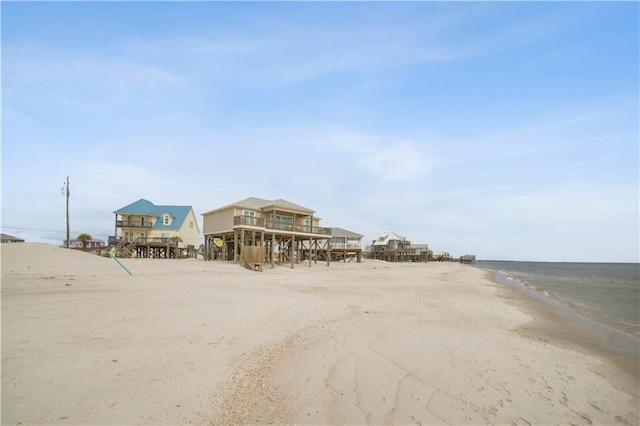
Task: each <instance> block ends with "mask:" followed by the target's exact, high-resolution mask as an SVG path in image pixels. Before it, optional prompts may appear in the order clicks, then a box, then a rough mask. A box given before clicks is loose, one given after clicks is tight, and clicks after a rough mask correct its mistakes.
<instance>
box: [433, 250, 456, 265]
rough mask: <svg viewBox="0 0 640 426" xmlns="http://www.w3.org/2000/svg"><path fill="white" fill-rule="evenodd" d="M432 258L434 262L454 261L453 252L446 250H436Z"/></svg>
mask: <svg viewBox="0 0 640 426" xmlns="http://www.w3.org/2000/svg"><path fill="white" fill-rule="evenodd" d="M432 260H433V261H434V262H452V261H453V258H452V257H451V254H449V253H448V252H446V251H434V252H433V254H432Z"/></svg>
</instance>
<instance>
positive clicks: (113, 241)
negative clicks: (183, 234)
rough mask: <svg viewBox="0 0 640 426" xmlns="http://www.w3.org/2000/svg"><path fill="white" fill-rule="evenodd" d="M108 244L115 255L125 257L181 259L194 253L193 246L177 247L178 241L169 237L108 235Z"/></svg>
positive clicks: (193, 255)
mask: <svg viewBox="0 0 640 426" xmlns="http://www.w3.org/2000/svg"><path fill="white" fill-rule="evenodd" d="M109 246H113V247H114V248H115V249H116V256H118V257H125V258H126V257H140V258H145V259H181V258H187V257H195V255H196V251H195V248H194V247H193V246H188V247H186V248H185V247H179V246H178V242H177V241H175V240H172V239H170V238H149V237H147V238H142V237H139V238H133V239H131V238H121V237H109Z"/></svg>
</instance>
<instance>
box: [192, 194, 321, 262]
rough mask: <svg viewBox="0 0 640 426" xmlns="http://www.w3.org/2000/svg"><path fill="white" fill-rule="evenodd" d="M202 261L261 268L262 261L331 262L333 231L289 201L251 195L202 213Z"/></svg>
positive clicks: (306, 210)
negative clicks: (224, 262) (220, 261)
mask: <svg viewBox="0 0 640 426" xmlns="http://www.w3.org/2000/svg"><path fill="white" fill-rule="evenodd" d="M202 216H203V233H204V245H205V252H204V258H205V260H233V261H234V262H236V263H240V264H241V265H243V266H246V265H249V266H252V267H258V268H260V269H261V268H262V265H263V264H264V263H265V262H268V263H270V264H271V267H272V268H273V267H274V265H275V263H276V262H277V263H285V264H289V265H291V267H292V268H293V267H294V265H295V264H296V263H300V262H303V261H308V262H309V266H311V262H312V261H314V262H315V263H317V261H318V260H322V261H326V262H327V265H329V264H330V262H331V246H330V242H331V230H330V229H329V228H323V227H321V226H320V218H318V217H316V216H315V211H314V210H311V209H309V208H307V207H303V206H300V205H298V204H295V203H292V202H290V201H287V200H282V199H278V200H265V199H262V198H255V197H250V198H246V199H244V200H240V201H237V202H235V203H231V204H228V205H226V206H223V207H220V208H217V209H214V210H211V211H208V212H206V213H203V215H202Z"/></svg>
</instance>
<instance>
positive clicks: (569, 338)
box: [479, 268, 640, 401]
mask: <svg viewBox="0 0 640 426" xmlns="http://www.w3.org/2000/svg"><path fill="white" fill-rule="evenodd" d="M479 269H482V270H484V271H485V272H486V273H487V277H488V279H491V280H492V281H494V282H495V283H496V285H498V286H499V288H498V296H499V297H502V298H504V299H505V300H507V301H508V302H509V303H510V304H512V305H513V306H516V307H517V308H518V309H520V310H521V311H522V312H523V313H526V314H527V315H530V316H531V318H532V321H530V322H528V323H526V324H523V325H521V326H520V327H518V328H517V329H516V331H517V332H518V333H519V334H520V335H522V336H524V337H527V338H530V339H534V340H539V341H541V342H545V343H546V342H551V343H552V344H554V345H556V346H559V347H563V348H567V349H570V350H574V351H579V352H584V353H587V354H590V355H593V356H596V357H598V358H599V359H601V360H602V362H603V365H602V366H600V367H598V369H597V371H599V372H600V374H602V375H603V376H605V377H609V378H612V380H611V384H612V385H613V386H614V387H616V388H617V389H618V390H621V391H623V392H625V393H628V394H630V395H631V396H633V397H634V399H636V401H638V398H639V394H640V364H639V360H640V354H639V353H638V352H637V351H636V352H635V356H632V355H629V354H627V353H626V352H627V351H626V350H625V353H621V351H620V350H618V348H616V347H612V346H610V345H608V344H607V340H606V339H604V338H603V336H602V334H600V333H597V332H596V331H594V329H593V328H591V329H590V328H588V327H585V325H584V324H585V322H592V323H594V324H597V323H595V322H593V321H591V320H589V319H585V318H582V317H580V318H581V321H575V320H574V319H573V318H574V317H576V316H578V314H576V313H572V315H565V314H564V312H563V311H564V310H569V308H567V307H565V306H563V305H559V304H556V303H553V302H554V301H553V300H551V299H549V300H550V301H545V300H542V299H541V298H538V297H535V296H534V295H532V294H530V292H527V291H524V290H523V289H521V288H519V287H517V286H510V285H508V284H505V283H502V282H500V280H499V279H498V274H500V272H498V271H492V270H486V269H483V268H479ZM597 326H599V327H605V326H603V325H601V324H597ZM607 330H611V329H607ZM611 332H614V333H618V334H619V335H622V336H625V337H626V338H627V339H630V340H634V341H635V342H636V347H637V345H638V344H639V342H638V341H637V340H635V339H634V338H633V337H630V336H627V335H625V334H623V333H622V332H620V331H618V330H611Z"/></svg>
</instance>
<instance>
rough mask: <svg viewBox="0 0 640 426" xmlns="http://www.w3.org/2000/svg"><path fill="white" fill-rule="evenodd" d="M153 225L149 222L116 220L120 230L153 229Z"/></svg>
mask: <svg viewBox="0 0 640 426" xmlns="http://www.w3.org/2000/svg"><path fill="white" fill-rule="evenodd" d="M152 226H153V223H151V222H149V221H145V222H142V221H140V220H116V227H118V228H151V227H152Z"/></svg>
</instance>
